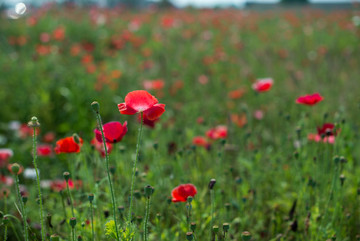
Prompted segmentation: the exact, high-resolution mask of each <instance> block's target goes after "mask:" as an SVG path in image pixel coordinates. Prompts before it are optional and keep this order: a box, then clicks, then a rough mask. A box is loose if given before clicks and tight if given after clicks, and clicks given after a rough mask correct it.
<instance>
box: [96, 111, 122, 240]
mask: <svg viewBox="0 0 360 241" xmlns="http://www.w3.org/2000/svg"><path fill="white" fill-rule="evenodd" d="M96 119H97V122H98V125H99V128H100V131H101V136H102V140H103V145H104V150H105V164H106V165H105V166H106V171H107V176H108V180H109V186H110V191H111V200H112V207H113V214H114V222H115V229H116V240H117V241H119V238H120V235H119V230H118V226H117V222H116V202H115V197H114V190H113V186H112V181H111V177H110V171H109V154H108V151H107V147H106V141H105V135H104V130H103V126H102V122H101V116H100V113H99V112H98V111H96Z"/></svg>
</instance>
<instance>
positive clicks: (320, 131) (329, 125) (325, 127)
mask: <svg viewBox="0 0 360 241" xmlns="http://www.w3.org/2000/svg"><path fill="white" fill-rule="evenodd" d="M334 128H335V125H334V124H332V123H325V124H324V125H323V126H322V127H318V128H317V132H318V134H319V135H320V136H322V135H326V134H329V136H336V134H337V133H334ZM327 132H328V133H327Z"/></svg>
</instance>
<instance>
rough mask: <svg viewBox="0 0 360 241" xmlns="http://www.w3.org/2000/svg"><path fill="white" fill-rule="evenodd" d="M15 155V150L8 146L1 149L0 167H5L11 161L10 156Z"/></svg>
mask: <svg viewBox="0 0 360 241" xmlns="http://www.w3.org/2000/svg"><path fill="white" fill-rule="evenodd" d="M13 155H14V153H13V151H12V150H11V149H8V148H1V149H0V167H5V166H6V164H7V163H8V161H9V158H10V157H12V156H13Z"/></svg>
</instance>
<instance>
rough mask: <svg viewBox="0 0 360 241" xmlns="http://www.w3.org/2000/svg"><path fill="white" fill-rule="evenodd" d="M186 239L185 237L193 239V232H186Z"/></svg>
mask: <svg viewBox="0 0 360 241" xmlns="http://www.w3.org/2000/svg"><path fill="white" fill-rule="evenodd" d="M186 239H187V240H193V239H194V234H193V232H187V233H186Z"/></svg>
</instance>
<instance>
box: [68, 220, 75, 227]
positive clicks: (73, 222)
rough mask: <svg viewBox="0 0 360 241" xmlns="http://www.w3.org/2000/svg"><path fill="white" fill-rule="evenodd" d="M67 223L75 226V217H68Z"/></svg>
mask: <svg viewBox="0 0 360 241" xmlns="http://www.w3.org/2000/svg"><path fill="white" fill-rule="evenodd" d="M69 224H70V226H71V227H72V228H75V226H76V218H75V217H72V218H70V222H69Z"/></svg>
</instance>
